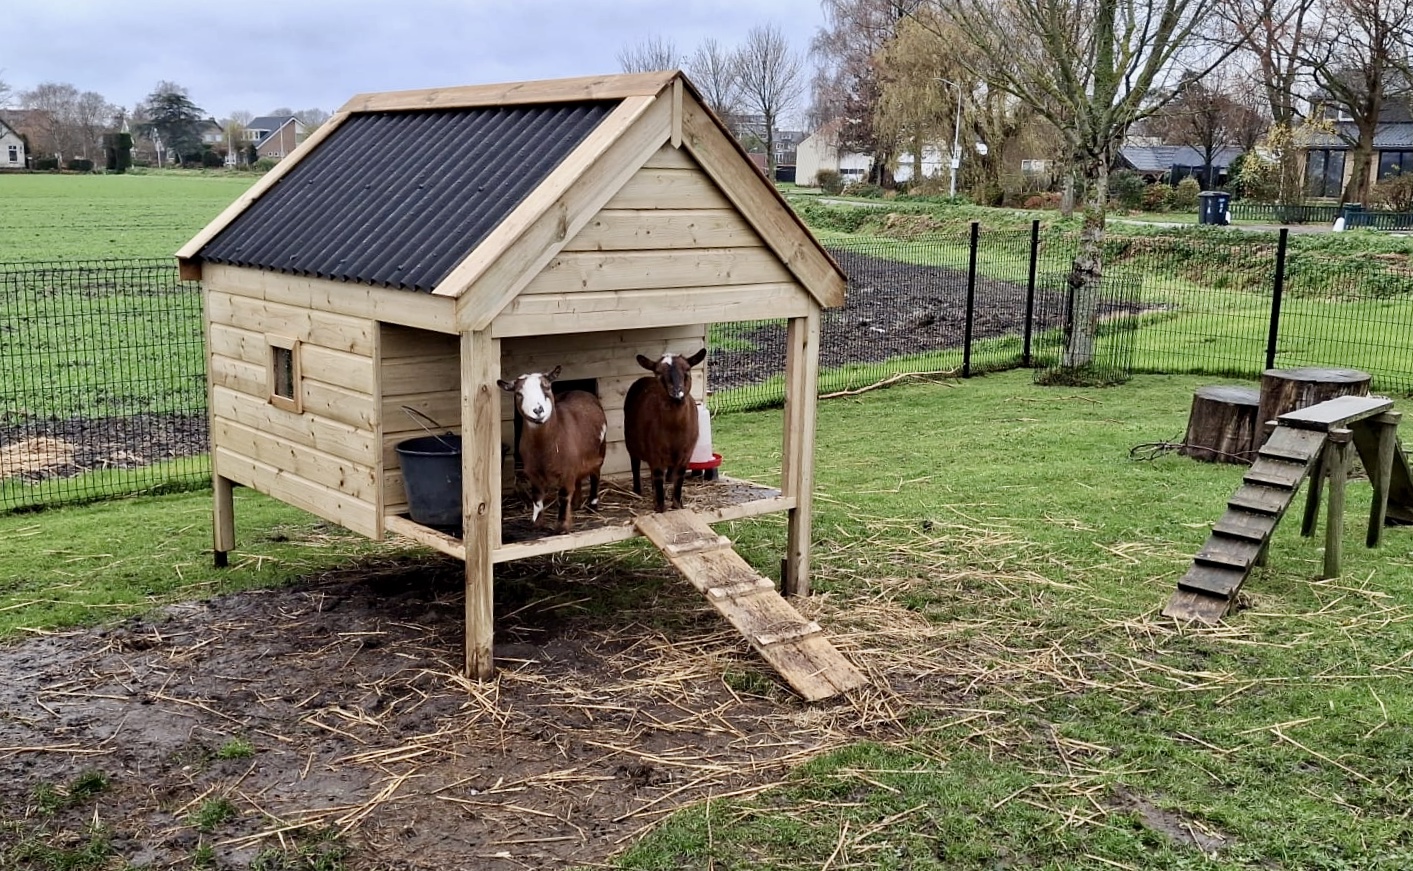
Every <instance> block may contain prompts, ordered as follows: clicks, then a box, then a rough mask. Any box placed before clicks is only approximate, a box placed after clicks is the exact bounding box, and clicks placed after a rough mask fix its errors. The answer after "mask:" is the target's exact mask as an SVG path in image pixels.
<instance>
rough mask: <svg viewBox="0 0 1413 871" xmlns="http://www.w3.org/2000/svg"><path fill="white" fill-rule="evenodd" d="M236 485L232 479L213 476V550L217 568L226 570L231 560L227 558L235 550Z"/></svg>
mask: <svg viewBox="0 0 1413 871" xmlns="http://www.w3.org/2000/svg"><path fill="white" fill-rule="evenodd" d="M234 490H235V484H234V482H232V481H231V479H230V478H225V477H222V476H220V475H214V474H213V475H212V476H211V494H212V496H213V497H214V500H213V502H214V504H213V506H212V511H211V539H212V550H213V551H215V554H216V558H215V563H216V568H218V569H223V568H225V567H226V566H227V565H228V564H229V562H230V560H229V557H227V554H229V553H230V552H231V551H233V550H235V497H234V495H233V491H234Z"/></svg>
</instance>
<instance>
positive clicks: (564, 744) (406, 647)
mask: <svg viewBox="0 0 1413 871" xmlns="http://www.w3.org/2000/svg"><path fill="white" fill-rule="evenodd" d="M696 486H706V485H701V484H698V485H696ZM498 575H499V576H498V578H497V587H496V593H497V601H496V614H497V625H496V632H497V646H496V656H497V664H498V666H499V672H498V675H497V677H496V679H495V680H494V681H492V682H488V683H485V684H477V683H472V682H468V681H467V680H465V679H464V678H463V677H461V675H460V656H461V650H462V640H463V623H462V620H463V599H462V593H461V587H462V573H461V566H460V564H459V563H457V562H454V561H451V560H447V559H443V558H440V557H436V556H431V555H428V556H406V555H397V556H394V555H389V556H385V557H373V558H366V559H364V560H362V561H361V562H358V563H356V564H353V565H350V566H348V567H347V568H345V569H341V570H339V571H336V572H331V573H328V574H325V575H322V576H318V577H310V578H307V579H306V580H304V581H303V582H301V583H300V584H298V585H296V586H294V587H291V588H287V589H278V590H269V591H261V592H253V593H244V594H239V595H232V596H225V597H220V598H216V599H212V600H210V601H203V602H194V603H190V604H185V605H181V606H178V607H173V608H169V609H167V610H166V611H165V612H163V613H161V614H160V615H158V616H155V617H153V618H151V619H132V620H128V621H125V622H123V623H120V624H117V625H113V626H108V627H104V628H100V629H95V630H87V631H75V632H62V633H55V634H46V635H43V636H41V637H36V638H32V639H29V640H26V641H22V642H19V643H13V644H9V645H6V646H3V647H0V674H3V675H5V676H6V677H7V680H5V681H4V682H3V684H0V819H3V820H5V821H6V822H4V823H0V826H3V827H4V828H0V843H3V842H4V841H5V839H7V838H9V839H11V840H12V843H19V844H20V845H21V846H20V847H18V848H15V849H16V850H24V849H35V850H38V849H39V845H43V846H44V847H46V848H50V849H57V848H64V849H73V850H79V849H80V848H82V846H83V845H84V844H85V843H87V842H88V841H89V840H91V838H92V835H91V831H92V828H91V827H92V825H93V824H94V823H95V821H96V822H97V823H98V824H99V825H100V826H101V827H102V830H103V831H104V832H105V834H104V835H103V841H104V843H106V844H108V845H109V847H110V849H111V851H112V852H111V856H112V857H113V858H115V859H120V860H122V861H125V862H128V863H131V864H133V865H142V866H148V867H152V868H187V867H193V861H197V860H199V861H208V862H209V863H210V864H209V865H208V867H220V868H244V867H248V866H249V864H250V863H252V862H256V861H257V860H259V861H263V862H265V863H266V864H265V865H263V866H261V867H270V868H282V867H314V866H312V865H309V866H306V865H295V864H289V865H285V864H274V863H276V862H277V861H278V862H291V861H293V857H295V856H296V855H301V853H300V851H305V855H319V852H320V851H328V852H329V853H330V855H342V856H343V862H344V866H343V867H346V868H359V869H362V868H380V869H381V868H386V869H423V868H426V869H439V871H444V869H449V868H473V867H474V868H485V869H512V868H515V869H518V868H559V867H570V866H577V865H580V864H584V863H593V862H599V861H603V860H605V859H607V858H609V857H611V856H612V855H614V854H615V853H618V852H620V851H621V850H623V849H624V848H625V847H626V846H627V845H629V844H630V843H631V842H632V841H633V840H634V838H635V837H636V836H638V835H639V834H640V833H641V832H642V831H644V830H645V829H646V828H647V827H650V826H652V825H654V824H655V823H656V822H657V821H659V820H660V819H661V818H662V817H663V816H664V815H665V814H667V813H670V812H671V811H672V810H675V809H677V808H679V807H681V806H683V805H684V804H687V803H690V802H695V801H700V800H702V799H705V798H707V797H711V796H715V797H725V796H741V795H749V794H752V793H754V792H756V791H759V790H761V789H763V788H766V787H768V786H769V785H771V784H774V783H777V782H779V781H780V779H781V778H783V777H784V776H786V773H787V771H788V770H789V769H790V768H792V767H793V766H795V765H797V764H798V763H799V762H801V761H803V760H805V759H807V758H810V757H812V756H814V755H817V754H818V753H821V752H823V751H825V750H828V749H829V748H831V747H834V746H838V745H840V744H841V743H844V742H846V741H852V740H858V739H861V738H865V737H875V738H888V737H896V734H897V733H896V729H895V726H894V724H893V718H892V715H891V714H888V713H886V711H887V710H888V707H889V706H880V704H879V702H880V700H881V699H883V698H885V697H892V695H893V692H894V691H892V690H889V691H885V690H884V689H882V687H883V686H885V685H886V684H887V683H888V682H889V680H892V681H893V682H894V683H897V682H898V681H900V680H901V681H902V682H903V684H904V685H906V683H907V680H908V678H907V675H906V674H903V673H899V674H896V675H893V676H892V677H891V678H885V677H884V676H883V675H882V673H881V669H882V668H883V667H884V664H883V663H882V662H875V661H871V660H870V658H869V657H868V656H867V655H866V654H863V653H861V652H860V649H861V646H862V645H865V644H866V643H867V638H866V637H864V636H863V635H855V634H853V633H851V631H850V629H849V622H848V620H846V619H845V618H843V617H842V616H840V615H836V614H834V613H833V612H832V608H833V603H832V602H830V601H829V598H828V597H816V598H813V599H811V600H809V601H807V602H804V603H803V604H802V609H803V610H804V611H805V612H806V614H807V615H808V616H811V617H813V618H815V619H819V620H820V621H821V622H822V623H824V624H826V625H829V626H830V627H831V628H830V631H831V634H832V635H833V637H834V639H835V641H836V643H837V644H838V646H839V647H840V649H841V650H843V651H845V652H846V654H848V655H850V656H851V657H852V658H853V659H854V660H855V661H857V662H858V663H859V664H860V665H861V666H862V667H863V668H864V669H866V670H868V671H869V672H871V673H872V675H873V677H874V678H875V681H876V682H877V684H878V685H877V686H876V687H874V688H871V689H869V690H867V691H865V692H863V693H860V694H858V695H857V696H856V697H854V698H852V699H847V700H842V701H837V702H833V703H826V704H821V705H813V706H811V705H806V704H804V703H803V702H801V701H799V700H798V699H797V698H796V697H795V696H793V695H792V694H791V693H790V692H789V691H788V689H787V688H785V687H784V685H783V684H782V683H780V682H779V680H778V678H776V676H775V675H774V674H773V673H772V672H770V670H769V669H768V668H767V667H766V666H765V665H764V664H763V662H761V661H760V660H759V659H758V658H757V657H756V656H755V655H754V654H753V653H752V652H751V650H750V649H749V647H748V646H747V645H746V644H745V642H744V641H742V640H741V638H740V636H738V635H736V634H735V633H734V632H732V631H731V630H730V628H729V627H728V626H727V625H726V624H725V623H724V621H722V620H721V618H720V617H719V615H717V614H716V613H715V611H714V610H712V609H710V608H709V607H707V606H706V605H705V603H704V602H703V601H702V600H701V598H700V596H699V594H696V593H695V592H694V591H692V590H691V588H690V587H688V586H687V585H686V583H685V581H682V580H680V579H678V578H675V577H673V576H672V575H670V574H669V573H668V572H667V571H666V570H665V569H664V570H652V569H648V570H644V569H642V568H638V569H635V570H632V571H628V570H625V569H621V568H618V567H617V565H616V562H615V561H614V560H613V559H608V560H604V559H602V558H600V559H598V560H592V559H590V560H585V558H584V556H583V553H582V552H581V553H580V554H578V555H572V554H571V555H570V557H569V558H567V559H562V560H557V559H548V558H546V559H541V560H527V561H524V562H518V563H511V564H508V565H506V566H503V567H502V569H501V570H500V571H499V572H498ZM916 689H917V688H916V687H914V688H913V690H916ZM880 712H884V713H880ZM95 784H101V788H96V787H95V786H94V785H95ZM86 792H91V793H92V794H91V795H90V794H86ZM335 833H338V834H339V837H337V838H332V837H331V836H332V835H334V834H335ZM15 855H21V856H23V855H27V854H24V853H21V852H17V853H16V854H15ZM38 855H40V854H39V853H35V854H34V856H38ZM4 858H6V855H5V850H4V849H3V848H0V860H3V859H4ZM31 858H33V856H32V857H31ZM3 865H4V862H3V861H0V866H3ZM19 867H36V868H38V867H47V866H45V865H41V864H39V863H38V862H36V863H35V864H34V865H26V864H23V863H21V864H20V865H19ZM93 867H124V866H122V865H121V864H120V863H115V864H113V865H101V866H100V865H95V866H93Z"/></svg>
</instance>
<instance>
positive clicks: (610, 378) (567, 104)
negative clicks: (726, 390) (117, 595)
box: [177, 72, 845, 677]
mask: <svg viewBox="0 0 1413 871" xmlns="http://www.w3.org/2000/svg"><path fill="white" fill-rule="evenodd" d="M512 142H514V143H521V144H522V145H523V144H525V143H528V146H526V147H520V146H517V147H515V148H511V147H509V143H512ZM409 155H416V159H415V160H414V159H411V158H410V157H409ZM177 257H178V259H179V262H180V265H181V269H182V273H183V275H184V276H185V277H187V278H199V279H200V280H201V282H202V284H203V291H204V296H205V303H206V305H205V317H206V325H205V326H206V337H207V360H208V374H209V385H210V387H209V389H210V409H211V411H210V414H211V464H212V475H213V480H214V488H215V525H214V526H215V528H214V542H215V552H216V554H217V559H218V561H223V560H224V558H225V554H226V553H227V552H229V551H230V550H232V549H233V548H234V547H235V520H234V504H233V501H232V496H231V494H232V487H233V486H234V485H235V484H242V485H245V486H247V487H251V488H254V489H256V490H259V491H261V492H263V493H267V494H269V495H271V496H274V497H275V498H278V499H280V500H283V501H285V502H287V503H289V504H291V505H295V506H297V507H299V508H302V509H305V510H307V511H309V512H311V513H313V514H315V515H318V516H320V517H323V518H325V519H327V520H330V521H332V522H334V523H337V524H340V525H342V526H345V527H347V528H348V529H351V530H354V531H356V532H358V533H361V534H363V535H367V536H370V537H372V538H375V539H381V538H382V537H383V536H385V535H386V534H387V533H389V532H393V533H397V534H400V535H403V536H407V537H410V538H412V539H414V540H416V541H418V542H421V543H423V544H426V545H428V546H430V547H433V548H435V549H437V550H439V551H442V552H444V553H447V554H451V555H453V556H455V557H457V558H459V559H462V560H464V561H465V564H466V588H467V591H466V595H467V606H466V621H467V631H466V665H467V670H468V672H469V673H470V674H471V675H473V676H477V677H486V676H489V675H490V674H491V672H492V664H493V646H492V641H493V638H492V626H493V614H492V605H491V602H492V599H491V588H492V584H493V579H494V574H495V572H494V567H495V565H496V564H497V563H500V562H504V561H507V560H513V559H521V558H524V557H529V556H536V555H541V554H546V553H553V552H558V551H564V550H570V549H574V548H578V547H584V546H588V545H593V544H602V543H605V542H609V541H616V540H622V539H626V538H630V537H633V536H635V535H638V534H640V533H639V530H638V529H637V528H636V527H635V526H634V525H633V523H632V521H629V522H628V523H619V524H616V525H615V524H607V523H604V522H599V521H597V520H596V519H593V518H589V517H583V516H581V518H580V520H581V524H580V528H576V529H574V531H573V532H572V533H570V534H567V535H555V536H546V537H542V538H530V539H527V540H515V539H514V537H513V536H511V535H507V534H506V533H505V529H506V528H508V526H503V524H502V512H503V510H506V509H504V508H503V505H502V500H503V498H504V497H506V496H507V495H513V492H512V491H513V485H514V480H515V474H516V470H515V466H514V461H513V459H512V458H511V457H510V455H509V452H508V451H505V450H504V448H505V447H506V446H509V445H511V444H512V443H513V438H514V430H515V412H514V407H513V400H512V399H511V397H510V395H509V394H507V393H506V392H504V391H502V390H500V389H499V388H498V387H497V380H498V379H499V378H500V377H501V375H502V373H519V372H545V371H548V370H549V369H552V368H553V367H554V366H555V365H556V364H559V363H562V364H563V371H562V373H561V379H560V380H561V383H565V382H572V386H573V387H576V388H578V389H582V390H586V391H588V392H590V393H593V394H595V395H596V396H597V397H598V399H599V401H600V403H601V404H602V407H603V409H604V412H605V423H606V433H605V436H604V438H605V442H606V444H605V457H604V461H603V468H602V473H603V475H605V476H620V475H626V473H627V472H628V468H629V466H628V452H627V448H626V445H625V433H624V425H623V409H624V401H625V397H626V394H627V392H628V390H629V388H630V386H631V385H632V383H633V381H634V380H635V379H636V378H637V377H638V376H640V375H642V370H641V369H640V368H639V367H638V365H637V363H636V362H635V359H634V358H635V355H638V354H641V355H643V356H645V357H647V358H649V359H658V358H661V357H662V356H663V355H664V354H667V353H680V352H682V351H684V350H685V351H688V352H690V351H692V350H694V349H696V348H701V347H703V346H707V345H708V342H707V337H708V332H707V331H708V327H709V325H711V324H713V323H720V322H729V321H758V320H764V319H781V320H784V321H785V322H786V323H787V324H788V327H787V331H788V340H787V350H786V359H785V360H783V361H782V363H783V364H784V368H785V373H786V394H787V395H786V403H785V408H784V412H783V415H782V426H781V432H782V451H783V456H784V462H783V464H782V466H783V469H782V475H781V481H780V486H779V488H778V491H771V490H767V489H765V488H758V489H756V490H752V491H751V492H752V493H754V494H755V495H752V496H750V497H749V498H745V497H743V498H742V499H741V500H740V501H736V502H732V503H730V504H721V505H717V506H715V507H712V508H710V509H709V510H705V509H704V510H703V511H702V517H703V518H704V519H705V520H707V521H709V522H717V521H719V520H726V519H735V518H741V517H749V516H754V515H758V514H762V513H767V512H776V511H784V512H788V514H789V541H788V543H787V552H786V560H787V563H788V571H787V573H786V577H785V579H784V583H783V586H784V588H785V589H786V590H788V591H790V592H795V593H804V592H806V591H807V589H808V573H809V539H810V534H809V530H810V516H811V489H812V456H813V451H814V416H815V403H816V384H815V382H816V374H817V368H818V347H817V346H818V338H819V324H820V316H821V314H820V313H821V310H822V309H823V308H826V307H830V306H838V305H841V304H842V303H843V299H844V289H845V279H844V276H843V275H842V273H841V272H840V270H839V268H838V266H837V265H836V264H835V263H834V261H833V260H832V259H831V258H830V256H829V255H828V253H827V252H825V250H824V249H823V248H822V247H820V245H819V244H818V242H817V241H816V240H815V239H814V237H813V236H812V235H811V234H810V232H809V231H808V229H807V228H806V227H805V226H804V225H803V223H801V221H800V220H799V219H798V218H797V217H796V216H795V214H794V213H793V212H792V211H791V210H790V208H789V206H788V205H787V204H786V203H785V201H784V200H783V199H782V198H781V196H780V195H779V194H778V193H777V192H776V190H775V188H774V186H773V185H772V184H771V183H770V182H769V181H767V180H766V179H765V177H764V176H763V175H762V174H761V173H760V171H759V170H758V169H757V168H756V167H755V165H754V164H753V163H752V162H751V161H750V159H749V157H748V156H747V155H746V154H745V152H744V151H743V150H742V149H741V148H740V147H739V146H738V145H737V143H736V142H735V140H734V139H733V138H732V137H731V136H730V134H729V133H728V132H727V131H726V129H725V127H724V126H723V125H722V124H721V122H720V121H719V120H718V119H717V118H716V117H715V116H714V115H713V114H712V113H711V112H710V111H709V110H708V109H707V108H706V106H705V105H704V104H703V102H702V100H701V97H700V95H699V94H698V93H697V91H696V90H695V88H694V87H693V86H692V85H691V84H690V83H689V82H688V81H687V79H686V77H685V76H683V75H682V74H681V73H678V72H657V73H643V74H632V75H613V76H599V77H586V78H576V79H564V80H558V81H542V82H522V83H514V84H504V85H485V86H471V87H455V88H444V89H431V90H424V91H404V92H393V93H373V94H364V95H360V96H357V97H354V98H353V99H351V100H350V101H349V102H348V103H347V104H345V105H344V106H343V107H342V108H341V109H340V110H339V111H338V112H336V113H335V114H334V115H333V117H332V118H330V119H329V121H328V122H327V123H326V124H324V125H323V126H322V127H320V128H319V129H318V130H317V131H316V132H315V133H314V134H313V135H312V136H311V137H310V138H309V139H308V140H307V141H306V142H304V143H303V144H302V145H301V146H300V147H299V148H298V149H297V150H296V151H295V152H294V153H293V154H292V155H290V156H289V157H288V158H286V159H285V160H283V161H282V162H280V164H279V165H277V166H276V167H275V168H274V169H273V170H271V171H270V172H268V173H267V174H266V175H265V176H264V177H263V178H261V179H260V181H259V182H257V183H256V184H255V185H254V186H252V187H251V188H250V190H249V191H247V192H246V193H245V194H244V195H242V196H241V197H240V198H239V199H238V200H237V201H236V202H234V203H233V204H232V205H231V206H230V207H229V208H227V209H226V210H225V211H224V212H223V213H222V214H221V215H220V216H218V217H217V218H216V219H215V220H213V221H212V222H211V223H210V224H209V225H208V226H207V227H206V228H205V229H203V230H202V231H201V232H200V233H199V234H197V235H196V236H195V237H194V238H193V239H192V240H191V241H190V242H188V243H187V244H186V245H185V246H184V247H183V248H182V249H181V250H180V251H179V252H178V254H177ZM709 377H710V363H709V362H708V364H707V365H706V366H705V367H704V368H703V370H701V374H700V376H699V377H698V378H696V379H694V382H693V389H692V394H693V396H694V397H695V398H696V399H697V400H699V401H700V400H703V399H704V398H705V396H706V383H707V381H708V379H709ZM405 409H411V410H413V411H415V412H419V413H421V414H422V415H426V416H428V417H430V418H432V419H433V420H435V421H437V422H439V423H441V424H442V425H443V426H444V427H445V428H447V429H449V430H452V431H454V432H456V433H458V434H459V435H460V436H461V445H462V452H461V456H460V463H461V488H462V493H461V517H462V523H461V529H460V532H459V534H446V533H444V532H441V531H438V530H435V529H432V528H429V527H426V526H423V525H421V524H418V523H416V522H415V521H413V520H411V519H410V517H409V510H408V509H409V506H408V503H407V499H406V496H405V491H404V486H403V469H402V467H401V461H400V459H399V456H398V453H397V451H396V447H397V445H398V444H399V442H401V441H403V440H406V439H409V438H412V437H416V436H420V435H422V434H423V424H422V423H421V422H419V421H418V420H417V419H415V418H416V415H414V414H409V413H407V411H406V410H405ZM506 504H507V505H511V506H512V507H511V508H510V509H509V510H510V511H512V512H515V516H516V517H518V515H519V512H520V511H522V510H523V509H522V508H521V507H520V506H521V503H519V502H507V503H506ZM517 534H518V533H517Z"/></svg>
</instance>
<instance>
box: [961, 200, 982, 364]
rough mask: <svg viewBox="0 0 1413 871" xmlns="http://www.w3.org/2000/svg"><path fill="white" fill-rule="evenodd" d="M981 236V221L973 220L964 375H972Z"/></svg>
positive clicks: (963, 342)
mask: <svg viewBox="0 0 1413 871" xmlns="http://www.w3.org/2000/svg"><path fill="white" fill-rule="evenodd" d="M980 236H981V222H980V221H972V222H971V260H970V262H969V263H968V264H967V326H966V333H965V334H964V335H963V336H962V377H963V378H970V377H971V327H972V320H973V319H974V318H975V317H976V248H977V240H978V239H979V238H980Z"/></svg>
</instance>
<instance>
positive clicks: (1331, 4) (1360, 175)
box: [1305, 0, 1413, 203]
mask: <svg viewBox="0 0 1413 871" xmlns="http://www.w3.org/2000/svg"><path fill="white" fill-rule="evenodd" d="M1319 9H1320V12H1321V14H1322V17H1323V31H1324V34H1325V38H1324V39H1323V40H1320V41H1311V40H1307V41H1306V43H1305V48H1306V52H1307V53H1306V56H1305V59H1306V62H1307V63H1308V64H1309V67H1310V73H1311V75H1312V76H1313V77H1314V79H1315V84H1316V86H1317V87H1318V88H1319V89H1320V91H1321V92H1322V98H1321V99H1322V102H1324V103H1326V104H1327V105H1328V106H1330V107H1332V108H1335V109H1337V110H1339V111H1340V112H1341V113H1343V114H1347V115H1348V116H1349V118H1350V120H1351V122H1352V123H1353V125H1354V131H1355V135H1354V137H1353V141H1352V143H1351V144H1352V145H1353V146H1354V147H1353V150H1352V152H1351V154H1350V159H1351V160H1352V161H1353V164H1354V165H1353V166H1352V167H1351V168H1350V174H1349V183H1348V185H1346V186H1345V189H1344V193H1343V196H1342V197H1341V199H1342V201H1344V202H1361V203H1362V202H1368V200H1369V188H1370V186H1371V184H1372V180H1373V179H1372V174H1371V172H1370V165H1371V163H1372V162H1373V155H1374V135H1375V133H1376V132H1377V128H1378V125H1379V120H1380V117H1381V116H1382V115H1383V110H1384V106H1385V105H1386V104H1387V103H1388V101H1389V100H1390V99H1401V98H1403V97H1407V96H1409V95H1410V94H1413V0H1321V3H1320V7H1319Z"/></svg>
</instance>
